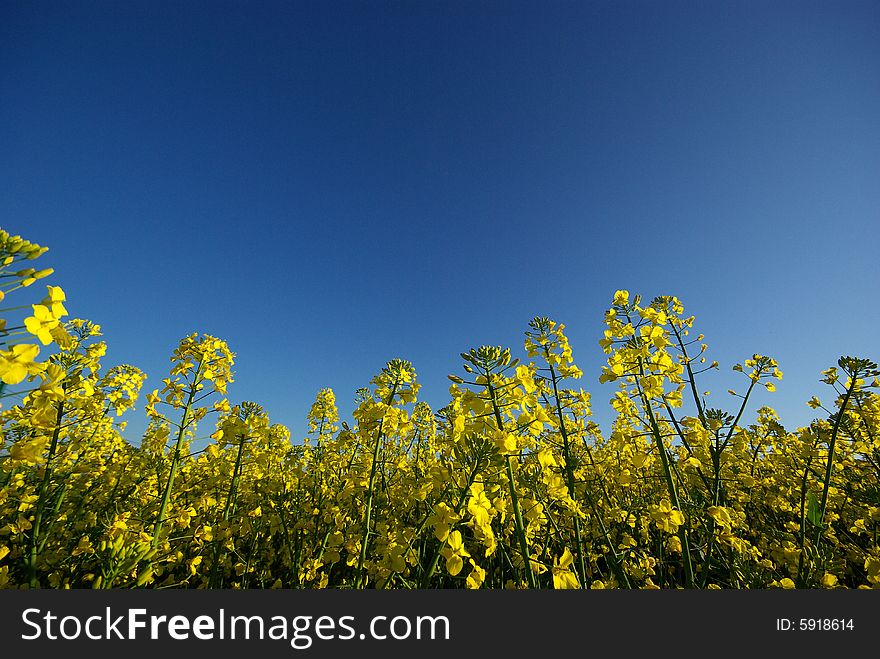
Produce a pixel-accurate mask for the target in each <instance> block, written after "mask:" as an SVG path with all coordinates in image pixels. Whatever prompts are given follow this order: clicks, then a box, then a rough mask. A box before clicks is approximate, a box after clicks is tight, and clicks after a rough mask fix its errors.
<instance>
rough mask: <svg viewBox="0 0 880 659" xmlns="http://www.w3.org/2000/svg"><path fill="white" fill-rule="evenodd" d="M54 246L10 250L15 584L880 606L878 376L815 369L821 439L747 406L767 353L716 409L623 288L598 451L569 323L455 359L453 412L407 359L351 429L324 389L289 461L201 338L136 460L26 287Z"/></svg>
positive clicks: (160, 396) (692, 353)
mask: <svg viewBox="0 0 880 659" xmlns="http://www.w3.org/2000/svg"><path fill="white" fill-rule="evenodd" d="M44 252H45V248H43V247H40V246H39V245H35V244H33V243H30V242H28V241H27V240H25V239H23V238H21V237H19V236H14V235H11V234H9V233H7V232H5V231H0V269H2V271H0V276H2V279H0V304H2V306H3V317H2V320H0V336H2V344H0V379H2V384H0V387H2V389H0V392H2V399H0V400H2V408H0V424H2V425H0V430H2V436H0V587H5V588H39V587H42V588H128V587H135V588H160V587H161V588H170V587H176V588H352V589H355V588H408V589H413V588H471V589H475V588H563V589H564V588H591V589H601V588H880V544H878V531H880V396H878V394H877V387H878V375H880V372H878V368H877V365H876V364H875V363H873V362H871V361H868V360H867V359H860V358H854V357H842V358H841V359H840V360H839V362H838V364H837V365H836V366H833V367H831V368H828V369H827V370H825V371H823V372H822V376H821V377H822V379H823V381H824V383H825V386H824V387H823V391H821V392H817V394H816V396H814V397H813V398H812V399H811V400H810V401H809V404H810V405H811V406H812V407H813V408H815V410H816V412H817V414H818V415H819V418H818V419H817V420H816V421H814V422H813V423H812V424H810V425H809V426H808V427H803V428H786V427H785V426H784V425H783V422H782V421H781V420H780V419H779V418H778V416H777V414H776V413H775V412H774V411H773V410H772V409H770V408H768V407H761V408H759V409H752V407H753V406H751V405H750V403H751V402H752V401H751V399H752V394H753V392H754V391H755V390H756V389H757V388H758V387H764V388H766V389H767V390H770V391H773V389H774V381H776V380H778V379H780V378H781V377H782V373H781V372H780V370H779V368H778V366H777V364H776V362H775V361H774V360H773V359H772V358H771V357H768V356H763V355H754V356H752V357H751V358H749V359H746V360H744V361H743V363H742V364H737V365H735V366H734V367H733V368H734V370H736V371H739V372H740V373H741V376H739V377H741V378H742V385H741V389H742V390H741V391H739V392H733V394H734V396H733V398H732V399H733V400H735V401H737V405H736V406H734V408H733V409H731V410H720V409H713V408H709V407H707V406H706V404H705V401H704V399H703V397H702V396H701V395H700V393H699V392H701V391H702V388H701V386H700V384H699V378H700V374H701V373H702V372H703V371H705V370H707V369H710V368H717V367H718V365H717V364H715V363H708V362H707V361H706V360H705V358H704V357H703V354H704V352H705V350H706V346H705V344H704V343H703V337H702V335H699V334H698V333H697V332H696V330H694V329H693V328H694V325H695V320H694V317H693V316H688V315H686V314H685V310H684V307H683V305H682V302H681V301H680V300H678V299H677V298H675V297H657V298H655V299H653V300H642V299H641V298H640V297H639V296H637V295H634V294H631V293H629V292H627V291H618V292H617V293H616V294H615V296H614V299H613V301H612V305H611V307H610V309H608V310H607V311H606V312H605V323H606V326H607V329H606V331H605V336H604V338H603V339H602V341H601V342H600V343H601V349H603V350H604V351H605V353H606V354H607V366H606V367H604V369H603V372H602V374H601V378H600V380H601V381H602V382H614V383H618V384H619V389H618V391H617V393H616V395H615V398H614V400H613V401H612V405H613V407H614V410H615V412H616V417H615V419H614V422H613V424H612V427H611V428H610V433H609V434H605V433H603V432H602V431H601V429H600V428H599V426H598V425H597V424H596V423H595V422H593V421H592V420H591V401H590V394H589V393H588V392H587V391H585V390H584V389H583V388H581V386H580V383H582V382H583V380H584V377H583V376H584V373H583V372H582V371H581V370H580V369H579V368H578V367H577V365H576V364H575V363H574V361H573V357H572V348H571V346H570V345H569V342H568V339H567V338H566V334H565V329H566V328H565V326H564V325H563V324H562V323H560V322H557V321H554V320H551V319H548V318H540V317H539V318H534V319H533V320H532V321H531V322H530V323H529V324H528V327H527V328H525V333H524V344H523V345H522V346H517V348H516V349H511V348H506V347H495V346H482V347H477V348H474V349H472V350H470V351H468V352H466V353H462V354H461V357H460V368H459V369H458V371H457V373H456V374H453V375H450V376H449V379H450V380H451V386H450V387H449V400H448V403H447V404H446V406H445V407H443V408H441V409H437V410H433V409H431V408H430V407H429V406H428V405H427V404H426V403H425V402H421V401H419V399H418V394H419V384H418V381H417V375H416V371H415V369H414V368H413V365H412V364H410V363H409V362H407V361H403V360H399V359H395V360H393V361H390V362H388V364H387V365H386V366H385V368H383V369H382V371H381V372H380V373H378V374H376V376H375V377H374V378H373V379H372V380H371V381H370V383H369V387H365V388H363V389H361V390H359V391H358V399H357V403H358V405H357V409H356V410H355V412H354V414H353V417H354V418H353V419H351V420H350V421H347V422H344V421H342V420H341V419H340V418H339V414H338V412H337V407H336V403H335V397H334V393H333V391H331V390H330V389H322V390H321V391H319V392H318V394H317V398H316V400H315V402H314V404H313V405H312V407H311V411H310V413H309V417H308V423H309V430H310V437H309V438H308V440H307V441H305V442H303V443H300V442H291V438H290V433H289V431H288V430H287V429H286V428H285V427H283V426H281V425H279V424H273V423H272V422H271V421H270V419H269V417H268V415H267V413H266V412H265V411H264V410H263V408H262V407H261V406H260V405H259V404H257V403H254V402H240V403H235V402H234V400H235V399H234V398H232V399H230V398H229V396H230V395H232V396H234V391H233V390H234V385H233V365H234V364H233V362H234V354H233V353H232V352H231V350H230V347H229V346H227V344H226V343H225V342H224V341H223V340H222V339H220V338H216V337H212V336H204V335H203V336H199V335H195V334H193V335H191V336H187V337H185V338H183V340H182V341H181V342H180V345H179V347H178V348H177V350H176V351H175V352H174V354H173V356H172V363H173V366H172V368H171V370H170V372H169V373H168V375H167V377H166V378H165V379H164V380H163V386H162V388H161V389H157V390H155V391H153V392H151V393H147V394H146V401H147V405H146V413H147V414H148V415H149V420H150V423H149V426H148V429H147V431H146V433H145V435H144V437H143V439H142V441H141V443H140V445H139V446H133V445H132V444H130V443H128V442H127V441H126V440H125V439H124V438H123V436H122V434H121V428H122V427H123V423H122V422H121V421H120V415H122V414H123V413H124V412H125V411H126V410H128V409H130V408H131V407H132V406H133V405H134V403H135V401H136V400H137V398H138V395H139V392H140V389H141V386H142V384H143V382H144V380H145V376H144V374H143V373H142V372H141V371H139V370H138V369H137V368H135V367H133V366H119V367H114V368H110V369H107V370H105V369H103V368H102V367H101V364H100V361H101V358H102V356H103V355H104V353H105V351H106V346H105V345H104V344H103V343H102V342H101V340H100V336H101V331H100V327H99V326H98V325H95V324H93V323H92V322H89V321H87V320H81V319H76V318H73V319H71V318H70V317H69V316H68V310H67V309H66V308H65V304H66V303H68V301H67V300H66V299H65V294H64V292H63V290H62V289H61V288H60V287H58V286H54V285H50V286H48V287H46V288H47V290H46V288H44V289H43V290H41V291H39V293H38V294H36V295H33V294H32V292H33V291H34V290H36V289H37V288H40V287H41V286H42V282H40V284H38V286H36V287H34V288H31V286H32V285H33V284H36V283H37V282H38V281H39V280H42V279H44V278H46V277H48V276H49V275H51V274H52V272H51V270H47V269H44V270H39V269H35V268H34V267H32V266H31V265H30V264H31V263H33V262H34V261H35V260H36V259H38V258H39V257H40V256H41V255H42V254H43V253H44ZM44 292H45V293H46V294H45V297H42V298H41V295H42V294H43V293H44ZM22 307H24V309H25V311H24V314H25V316H26V317H24V319H23V322H22V323H21V324H18V321H17V320H13V318H15V317H16V316H15V315H14V314H13V315H9V314H8V312H10V311H14V310H15V309H21V308H22ZM389 349H392V350H393V346H389ZM684 410H689V411H690V412H689V413H686V412H685V411H684ZM197 427H198V428H199V430H200V435H208V434H210V435H211V442H210V443H208V445H207V446H206V447H203V446H202V445H199V446H198V450H196V448H195V447H194V446H193V439H194V438H195V437H196V435H195V433H196V428H197ZM206 428H208V430H207V431H206Z"/></svg>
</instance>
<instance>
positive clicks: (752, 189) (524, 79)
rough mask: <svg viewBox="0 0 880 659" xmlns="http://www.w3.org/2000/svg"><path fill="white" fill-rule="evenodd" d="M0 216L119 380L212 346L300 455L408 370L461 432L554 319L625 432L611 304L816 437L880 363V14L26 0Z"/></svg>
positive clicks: (4, 19)
mask: <svg viewBox="0 0 880 659" xmlns="http://www.w3.org/2000/svg"><path fill="white" fill-rule="evenodd" d="M0 218H2V220H0V225H2V226H3V227H4V228H6V229H8V230H10V231H12V232H15V233H20V234H22V235H24V236H26V237H28V238H29V239H31V240H34V241H37V242H39V243H41V244H45V245H48V246H49V247H50V249H51V251H50V252H49V253H48V254H47V255H46V256H45V257H44V259H43V260H44V262H45V264H46V265H47V266H53V267H55V268H56V274H55V275H53V277H52V279H51V280H50V281H49V283H53V284H56V285H61V286H62V287H63V288H64V289H65V291H67V294H68V298H69V304H68V305H67V306H68V309H69V310H70V311H71V313H72V314H73V315H75V316H80V317H86V318H89V319H92V320H94V321H96V322H99V323H101V324H102V325H103V326H104V328H105V336H106V339H107V341H108V343H109V346H110V349H109V352H108V355H107V357H106V359H105V364H106V365H107V366H110V365H112V364H115V363H131V364H135V365H137V366H139V367H140V368H142V369H144V370H145V371H147V372H148V373H149V375H150V379H149V381H148V383H147V385H146V389H147V390H150V389H152V388H155V387H158V386H161V384H160V380H161V378H162V377H164V376H165V375H167V370H168V366H169V364H168V357H169V355H170V353H171V351H172V350H173V348H174V347H175V345H176V344H177V341H178V340H179V339H180V338H181V337H182V336H184V335H186V334H188V333H190V332H193V331H198V332H208V333H212V334H214V335H217V336H219V337H222V338H224V339H226V340H227V341H228V342H229V344H230V346H231V348H232V349H233V350H234V351H235V352H236V353H237V355H238V359H237V365H236V383H235V384H234V385H233V386H232V387H231V388H230V394H231V398H232V401H233V402H237V401H239V400H242V399H246V400H256V401H258V402H260V403H261V404H263V405H264V406H265V407H266V408H267V409H268V411H269V413H270V415H271V417H272V419H273V420H274V421H279V422H282V423H285V424H287V425H288V426H289V427H290V428H291V430H292V431H293V433H294V437H295V438H298V437H301V436H302V434H303V433H304V432H305V422H304V420H303V419H304V416H305V414H306V411H307V410H308V407H309V405H310V404H311V402H312V400H313V399H314V395H315V393H316V392H317V390H318V389H319V388H321V387H325V386H331V387H333V388H334V390H335V391H336V393H337V397H338V399H339V402H340V407H341V409H342V412H343V413H346V414H347V413H350V411H351V409H352V399H353V396H354V391H355V389H356V388H357V387H360V386H366V384H367V383H368V381H369V379H370V377H371V376H372V375H373V374H374V373H376V372H377V371H378V370H379V369H380V368H381V367H382V365H383V364H384V363H385V361H387V360H388V359H391V358H394V357H402V358H405V359H409V360H411V361H412V362H413V363H414V365H415V367H416V369H417V371H418V373H419V378H420V381H421V382H422V383H423V385H424V388H423V394H424V396H423V397H424V398H425V399H426V400H428V401H429V402H430V403H432V404H434V405H435V406H440V405H442V404H444V403H445V402H446V396H447V387H448V384H449V383H448V381H447V380H446V377H445V376H446V374H447V373H460V372H461V370H460V363H461V360H460V358H459V357H458V354H459V353H460V352H462V351H464V350H467V349H468V348H470V347H473V346H478V345H481V344H485V343H491V344H504V345H510V346H512V347H513V348H514V351H515V352H519V351H521V348H522V338H523V336H522V332H523V331H524V330H525V329H526V325H527V323H528V321H529V319H530V318H532V317H533V316H534V315H549V316H551V317H553V318H555V319H557V320H559V321H561V322H564V323H566V324H567V325H568V327H569V328H570V332H569V334H570V338H571V340H572V344H573V347H574V355H575V358H576V360H577V361H578V362H579V364H580V365H581V366H582V368H583V369H584V370H585V371H586V377H585V379H584V381H583V385H584V386H585V388H587V389H589V390H591V391H593V392H594V396H595V403H596V408H597V410H596V415H597V418H598V419H599V420H601V421H603V422H605V423H607V420H608V419H609V418H610V414H609V411H608V410H607V403H606V401H607V400H608V397H609V396H610V393H611V391H612V389H611V388H610V387H609V386H599V385H598V383H597V378H598V374H599V370H600V365H601V364H602V363H603V355H602V352H601V350H600V348H599V347H598V344H597V341H598V339H599V338H600V337H601V332H602V329H603V325H602V315H603V311H604V309H605V308H607V306H608V304H609V303H610V299H611V296H612V295H613V293H614V291H615V289H618V288H627V289H630V290H631V291H633V292H641V293H643V294H644V295H645V296H647V297H651V296H654V295H657V294H673V295H677V296H679V297H680V298H682V299H683V300H684V302H685V305H686V308H687V309H688V310H689V311H691V312H693V313H695V314H696V315H697V323H698V324H697V327H698V328H699V329H700V330H701V331H703V332H704V333H705V334H706V339H707V341H708V342H709V344H710V348H711V352H710V358H715V359H718V360H719V361H720V362H721V364H722V371H721V375H720V376H719V377H717V378H714V379H713V380H709V384H710V385H712V386H711V387H710V388H712V389H713V393H714V394H715V396H714V400H715V404H716V405H728V406H729V405H731V404H732V401H731V400H730V398H729V397H728V396H727V395H726V394H725V393H724V391H725V390H726V389H727V388H728V387H729V386H731V385H733V384H736V383H737V382H738V380H737V379H736V378H735V377H734V375H735V374H733V373H732V372H731V371H730V370H729V369H730V366H731V365H732V364H733V363H734V362H735V361H739V360H741V359H743V358H745V357H748V356H749V355H751V354H752V353H753V352H760V353H763V354H770V355H773V356H775V357H776V358H777V359H778V360H779V362H780V366H781V368H782V370H783V371H784V372H785V379H784V380H783V382H782V383H781V385H780V387H779V391H778V392H777V393H776V394H772V395H771V394H766V393H765V394H763V395H762V396H760V397H759V399H758V401H756V402H757V403H758V404H762V403H768V404H774V405H775V406H776V407H777V409H778V410H780V412H781V413H782V415H783V419H784V420H785V421H787V422H788V423H789V424H790V425H792V426H794V425H798V424H803V423H806V422H807V421H808V420H809V419H810V418H811V413H812V411H811V410H810V409H809V408H808V407H806V405H805V404H804V402H805V401H806V400H807V399H808V398H809V397H810V395H812V394H813V393H816V392H820V393H821V390H822V389H823V388H824V385H820V384H819V383H818V377H819V371H820V370H822V369H824V368H826V367H828V366H830V365H833V364H834V363H835V362H836V359H837V357H838V356H840V355H841V354H853V355H857V356H865V357H870V358H873V359H875V360H876V359H877V358H878V356H880V355H878V349H877V348H878V346H877V331H878V326H880V311H878V308H880V307H878V304H877V292H878V284H880V272H878V244H880V240H878V238H880V228H878V227H880V4H878V3H876V2H841V1H835V2H780V1H777V0H774V1H773V2H769V1H768V2H749V1H736V2H659V1H657V2H653V1H652V2H644V1H642V2H631V1H630V2H627V1H623V2H620V1H617V2H575V3H572V2H545V1H541V2H538V1H536V2H530V3H517V2H509V1H505V2H500V1H499V2H468V3H464V2H423V1H418V2H416V1H411V2H358V3H332V2H323V1H322V2H283V3H282V2H278V3H273V2H247V3H245V2H234V3H230V2H216V1H212V2H204V3H202V2H173V3H169V2H157V1H150V2H83V1H77V2H64V3H59V2H30V1H15V2H10V1H8V0H7V1H5V2H3V3H2V6H0ZM715 390H717V391H715ZM825 398H828V396H827V395H826V396H825ZM142 427H143V422H142V421H141V420H140V419H136V418H132V428H133V429H135V430H137V429H138V428H142ZM606 427H607V426H606ZM135 434H136V433H135Z"/></svg>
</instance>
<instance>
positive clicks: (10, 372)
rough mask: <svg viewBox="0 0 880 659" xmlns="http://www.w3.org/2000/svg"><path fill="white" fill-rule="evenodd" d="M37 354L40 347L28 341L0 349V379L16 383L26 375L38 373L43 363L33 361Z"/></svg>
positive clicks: (8, 382) (7, 382)
mask: <svg viewBox="0 0 880 659" xmlns="http://www.w3.org/2000/svg"><path fill="white" fill-rule="evenodd" d="M39 354H40V347H39V346H36V345H32V344H28V343H21V344H19V345H16V346H12V349H11V350H0V379H2V380H3V382H4V383H6V384H18V383H19V382H21V381H22V380H24V379H25V378H26V377H27V376H29V375H36V374H38V373H39V372H40V371H42V370H43V365H42V364H38V363H37V362H35V361H34V359H35V358H36V357H37V355H39Z"/></svg>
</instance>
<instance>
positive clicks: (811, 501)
mask: <svg viewBox="0 0 880 659" xmlns="http://www.w3.org/2000/svg"><path fill="white" fill-rule="evenodd" d="M807 521H808V522H809V523H810V524H812V525H813V526H822V512H821V511H820V510H819V502H818V501H817V500H816V495H815V494H813V493H812V492H810V493H809V494H807Z"/></svg>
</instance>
